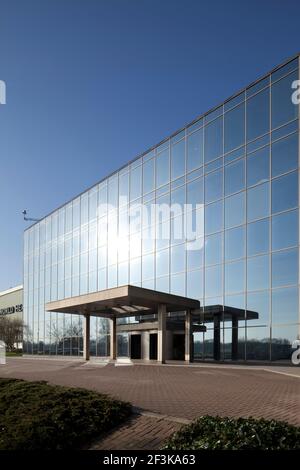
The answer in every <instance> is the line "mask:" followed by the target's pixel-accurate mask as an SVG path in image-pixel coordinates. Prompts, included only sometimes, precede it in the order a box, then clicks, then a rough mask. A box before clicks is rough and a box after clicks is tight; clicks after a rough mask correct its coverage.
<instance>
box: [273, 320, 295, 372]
mask: <svg viewBox="0 0 300 470" xmlns="http://www.w3.org/2000/svg"><path fill="white" fill-rule="evenodd" d="M296 335H297V332H296V327H295V326H294V325H293V326H288V327H286V326H277V327H274V326H273V327H272V343H271V359H272V361H284V360H286V361H287V364H288V365H289V366H290V365H291V356H292V353H293V351H295V349H294V348H293V342H294V341H295V337H296Z"/></svg>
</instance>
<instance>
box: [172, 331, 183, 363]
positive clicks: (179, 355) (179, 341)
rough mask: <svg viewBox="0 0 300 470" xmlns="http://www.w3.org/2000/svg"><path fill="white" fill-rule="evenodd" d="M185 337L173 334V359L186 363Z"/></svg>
mask: <svg viewBox="0 0 300 470" xmlns="http://www.w3.org/2000/svg"><path fill="white" fill-rule="evenodd" d="M184 352H185V337H184V334H173V359H175V360H176V361H184Z"/></svg>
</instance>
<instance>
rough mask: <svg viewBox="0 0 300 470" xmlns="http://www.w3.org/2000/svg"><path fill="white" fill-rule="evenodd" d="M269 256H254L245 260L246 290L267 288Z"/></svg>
mask: <svg viewBox="0 0 300 470" xmlns="http://www.w3.org/2000/svg"><path fill="white" fill-rule="evenodd" d="M269 277H270V276H269V256H268V255H264V256H255V257H254V258H248V260H247V290H249V291H251V290H262V289H268V288H269Z"/></svg>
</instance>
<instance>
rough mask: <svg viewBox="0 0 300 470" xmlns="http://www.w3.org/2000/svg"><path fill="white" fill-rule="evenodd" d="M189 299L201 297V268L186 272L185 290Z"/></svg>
mask: <svg viewBox="0 0 300 470" xmlns="http://www.w3.org/2000/svg"><path fill="white" fill-rule="evenodd" d="M186 295H187V296H188V297H189V298H190V299H201V298H202V297H203V270H202V269H201V270H197V271H191V272H188V273H187V292H186Z"/></svg>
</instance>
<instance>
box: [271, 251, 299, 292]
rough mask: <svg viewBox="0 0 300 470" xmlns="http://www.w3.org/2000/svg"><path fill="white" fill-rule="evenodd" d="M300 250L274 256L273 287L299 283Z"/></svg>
mask: <svg viewBox="0 0 300 470" xmlns="http://www.w3.org/2000/svg"><path fill="white" fill-rule="evenodd" d="M298 264H299V263H298V249H294V250H285V251H279V252H277V253H273V254H272V287H282V286H288V285H290V284H297V283H298V269H299V266H298Z"/></svg>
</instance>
